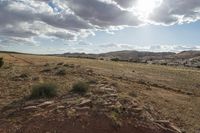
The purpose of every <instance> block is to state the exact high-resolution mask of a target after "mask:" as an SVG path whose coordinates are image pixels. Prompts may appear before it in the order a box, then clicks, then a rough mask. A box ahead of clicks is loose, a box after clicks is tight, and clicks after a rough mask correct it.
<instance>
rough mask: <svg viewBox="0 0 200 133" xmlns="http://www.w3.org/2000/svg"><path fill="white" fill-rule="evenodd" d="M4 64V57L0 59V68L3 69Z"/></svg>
mask: <svg viewBox="0 0 200 133" xmlns="http://www.w3.org/2000/svg"><path fill="white" fill-rule="evenodd" d="M3 64H4V61H3V57H0V67H2V66H3Z"/></svg>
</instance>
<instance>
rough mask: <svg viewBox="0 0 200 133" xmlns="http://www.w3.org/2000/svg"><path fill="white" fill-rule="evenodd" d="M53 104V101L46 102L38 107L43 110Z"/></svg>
mask: <svg viewBox="0 0 200 133" xmlns="http://www.w3.org/2000/svg"><path fill="white" fill-rule="evenodd" d="M53 103H54V101H46V102H44V103H41V104H39V105H38V107H41V108H45V107H47V106H49V105H51V104H53Z"/></svg>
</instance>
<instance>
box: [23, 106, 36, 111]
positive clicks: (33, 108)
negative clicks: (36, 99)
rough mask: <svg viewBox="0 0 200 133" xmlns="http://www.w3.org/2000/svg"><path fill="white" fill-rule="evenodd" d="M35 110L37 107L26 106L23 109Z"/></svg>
mask: <svg viewBox="0 0 200 133" xmlns="http://www.w3.org/2000/svg"><path fill="white" fill-rule="evenodd" d="M35 109H37V106H27V107H25V108H24V110H35Z"/></svg>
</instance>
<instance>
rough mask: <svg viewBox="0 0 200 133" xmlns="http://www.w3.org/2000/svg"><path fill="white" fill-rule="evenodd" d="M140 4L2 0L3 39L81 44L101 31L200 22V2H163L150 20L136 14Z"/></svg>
mask: <svg viewBox="0 0 200 133" xmlns="http://www.w3.org/2000/svg"><path fill="white" fill-rule="evenodd" d="M138 1H139V0H65V1H63V0H0V37H7V38H10V39H11V40H15V38H21V40H25V39H27V38H28V39H30V38H33V37H45V36H46V37H49V38H59V39H64V40H78V39H79V38H84V37H87V36H89V35H94V32H95V31H97V30H101V31H102V30H103V31H106V32H108V33H113V32H114V31H115V30H121V29H123V28H124V27H129V26H131V27H134V26H135V27H138V26H141V25H143V24H145V23H151V24H159V25H160V24H161V25H172V24H182V23H190V22H195V21H197V20H199V19H200V1H199V0H160V1H162V2H161V4H160V5H159V6H158V7H155V9H151V8H147V9H151V10H152V11H151V13H150V14H148V17H147V18H146V19H142V18H141V13H138V12H137V10H135V9H136V8H137V7H136V6H137V3H138ZM148 1H155V0H148ZM148 3H149V2H148ZM144 4H145V3H144ZM147 6H148V5H145V6H144V7H147ZM149 6H150V4H149ZM142 7H143V6H142ZM19 42H20V43H21V41H19ZM16 43H17V42H16ZM26 43H27V42H26ZM127 48H128V47H127Z"/></svg>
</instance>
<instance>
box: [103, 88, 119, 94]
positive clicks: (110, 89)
mask: <svg viewBox="0 0 200 133" xmlns="http://www.w3.org/2000/svg"><path fill="white" fill-rule="evenodd" d="M100 90H101V91H104V92H111V93H116V90H115V89H114V88H107V87H100Z"/></svg>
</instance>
